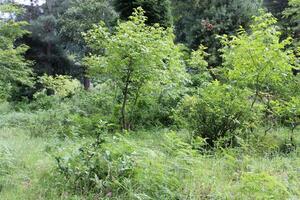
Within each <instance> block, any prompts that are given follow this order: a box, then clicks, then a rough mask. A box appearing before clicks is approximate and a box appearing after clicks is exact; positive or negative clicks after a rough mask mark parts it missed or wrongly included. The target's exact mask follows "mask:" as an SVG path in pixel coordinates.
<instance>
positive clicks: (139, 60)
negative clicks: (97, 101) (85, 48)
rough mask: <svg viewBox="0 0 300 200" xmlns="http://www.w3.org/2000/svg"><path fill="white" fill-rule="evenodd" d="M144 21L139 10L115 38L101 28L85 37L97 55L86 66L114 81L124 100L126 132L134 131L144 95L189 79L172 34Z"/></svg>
mask: <svg viewBox="0 0 300 200" xmlns="http://www.w3.org/2000/svg"><path fill="white" fill-rule="evenodd" d="M145 21H146V17H145V16H144V11H143V10H142V9H141V8H138V9H136V10H135V12H134V14H133V16H131V17H130V21H128V22H124V23H120V24H119V25H118V27H117V28H116V32H115V33H114V34H110V33H109V32H108V30H107V28H105V27H104V26H103V24H100V25H98V26H95V28H94V29H92V30H91V31H89V32H88V33H87V35H86V40H87V42H88V44H89V45H90V47H91V48H92V49H94V50H95V51H97V52H98V53H97V54H95V55H93V56H91V57H89V58H87V59H86V60H87V63H89V64H92V65H91V66H90V67H96V71H97V72H98V73H99V74H103V75H104V77H106V78H107V79H110V80H112V81H113V83H114V85H115V87H116V89H117V92H118V93H119V95H120V96H121V98H120V102H119V103H120V121H121V125H122V128H123V129H130V128H131V127H132V125H133V124H131V123H132V116H133V117H134V114H135V110H136V106H137V104H138V101H139V98H140V95H141V94H143V92H144V91H147V93H148V94H149V93H151V92H154V90H152V89H155V88H156V87H159V85H166V86H168V85H172V84H179V85H180V83H182V82H183V81H185V79H186V78H185V76H186V75H185V71H184V68H183V67H182V65H181V60H180V56H181V54H180V52H179V48H178V47H177V46H176V45H175V44H174V42H173V39H174V35H173V34H172V31H171V30H170V29H163V28H161V27H159V26H157V25H155V26H147V25H145ZM157 47H160V48H157ZM145 58H147V59H145ZM94 71H95V70H94ZM128 113H132V115H129V114H128Z"/></svg>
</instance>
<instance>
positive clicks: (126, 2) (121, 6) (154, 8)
mask: <svg viewBox="0 0 300 200" xmlns="http://www.w3.org/2000/svg"><path fill="white" fill-rule="evenodd" d="M114 6H115V8H116V10H117V11H118V12H119V13H120V17H121V19H123V20H127V19H128V17H129V16H130V15H131V14H132V12H133V10H134V8H137V7H142V8H143V9H144V10H145V12H146V14H145V15H146V16H147V17H148V20H147V23H148V24H150V25H153V24H155V23H159V24H160V25H161V26H164V27H170V26H171V25H172V15H171V2H170V0H114Z"/></svg>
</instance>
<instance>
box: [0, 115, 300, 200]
mask: <svg viewBox="0 0 300 200" xmlns="http://www.w3.org/2000/svg"><path fill="white" fill-rule="evenodd" d="M11 115H12V114H11V113H10V114H7V116H9V117H12V116H11ZM24 116H25V115H24ZM2 119H3V117H2ZM289 133H290V132H289V130H287V129H285V128H280V129H276V130H272V131H271V132H270V133H268V134H267V135H264V131H263V130H262V131H261V133H257V136H256V137H253V141H252V143H250V144H248V143H247V144H245V145H244V146H241V147H240V148H235V149H230V148H229V149H219V150H217V151H216V152H213V153H206V154H199V153H198V152H197V151H195V150H193V149H192V147H191V146H190V144H188V138H187V137H186V133H185V132H172V131H169V130H156V131H140V132H135V133H128V134H127V135H120V136H114V137H111V136H109V137H108V138H107V143H106V144H105V146H104V148H106V149H107V150H109V151H110V152H112V153H114V154H122V153H123V152H125V151H128V148H130V151H131V152H132V153H131V154H130V155H131V157H130V159H132V160H133V162H134V169H133V171H134V175H132V176H130V178H127V179H125V180H122V182H118V184H119V183H122V184H119V185H118V187H122V192H119V193H118V192H116V193H114V192H113V193H112V194H111V197H110V198H109V197H105V198H101V197H99V196H98V197H97V195H93V194H87V193H80V192H76V191H71V190H69V188H68V187H66V185H67V184H68V182H67V181H66V180H65V179H60V178H57V174H58V173H57V172H56V171H55V170H56V163H55V159H54V157H53V155H52V153H53V152H54V150H53V149H56V150H57V149H60V150H61V153H62V156H70V155H71V153H68V152H72V151H74V149H76V148H78V146H80V144H82V143H85V142H89V141H90V139H87V138H85V139H84V138H79V139H75V140H65V141H62V140H59V139H56V138H55V137H32V136H31V135H32V134H31V133H30V131H29V130H27V129H26V128H24V127H22V124H18V123H16V125H12V124H9V126H4V125H3V126H2V127H1V128H0V161H1V164H0V176H1V177H0V196H1V198H0V199H5V200H19V199H22V200H23V199H24V200H27V199H28V200H31V199H45V200H48V199H49V200H52V199H53V200H54V199H120V200H121V199H143V200H144V199H190V200H200V199H278V200H279V199H280V200H281V199H299V198H300V191H299V188H300V167H299V166H300V157H299V153H300V152H299V150H298V149H299V148H298V149H297V150H296V151H293V152H291V153H289V154H283V153H281V152H280V148H281V146H282V144H283V143H284V142H285V140H286V138H288V135H289ZM41 135H44V134H41ZM295 135H296V136H297V138H298V140H296V141H297V142H298V144H299V138H300V137H299V135H300V131H299V130H296V132H295ZM258 136H259V137H258ZM116 138H117V139H116ZM297 138H296V139H297ZM258 141H259V142H258ZM53 147H55V148H53ZM56 150H55V151H56ZM67 150H68V151H67ZM50 152H51V153H50ZM115 178H116V179H117V181H118V177H115ZM64 181H66V182H64ZM114 181H116V180H114ZM114 183H115V182H114ZM117 191H119V189H118V190H117Z"/></svg>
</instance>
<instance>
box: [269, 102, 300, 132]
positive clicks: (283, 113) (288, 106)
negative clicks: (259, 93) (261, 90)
mask: <svg viewBox="0 0 300 200" xmlns="http://www.w3.org/2000/svg"><path fill="white" fill-rule="evenodd" d="M271 104H272V109H273V110H274V115H275V116H276V117H278V118H279V121H281V122H283V124H286V125H288V126H290V127H291V129H292V130H294V129H295V128H296V127H297V126H298V125H300V100H299V98H298V97H291V99H290V100H289V101H283V102H282V101H279V100H277V101H273V102H271Z"/></svg>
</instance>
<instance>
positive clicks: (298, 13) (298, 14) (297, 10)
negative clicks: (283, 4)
mask: <svg viewBox="0 0 300 200" xmlns="http://www.w3.org/2000/svg"><path fill="white" fill-rule="evenodd" d="M283 14H284V16H285V17H286V18H287V19H288V20H289V23H288V26H289V27H290V28H291V29H292V31H293V36H294V37H295V39H296V41H295V46H297V45H298V46H299V41H300V21H299V19H300V1H299V0H290V1H289V3H288V7H287V8H286V9H285V10H284V12H283Z"/></svg>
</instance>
